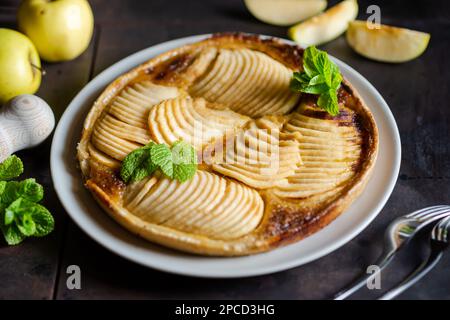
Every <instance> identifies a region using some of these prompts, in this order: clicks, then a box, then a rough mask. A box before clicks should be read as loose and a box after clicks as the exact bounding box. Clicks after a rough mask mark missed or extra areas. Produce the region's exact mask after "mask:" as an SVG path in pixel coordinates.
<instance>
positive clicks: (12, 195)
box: [0, 181, 20, 206]
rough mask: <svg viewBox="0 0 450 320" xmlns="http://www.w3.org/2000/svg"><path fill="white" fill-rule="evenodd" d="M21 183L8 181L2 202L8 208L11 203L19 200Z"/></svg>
mask: <svg viewBox="0 0 450 320" xmlns="http://www.w3.org/2000/svg"><path fill="white" fill-rule="evenodd" d="M19 190H20V182H17V181H8V182H7V183H6V186H5V190H4V191H3V193H2V197H1V199H0V200H1V202H2V203H3V204H4V205H6V206H8V205H9V204H10V203H12V202H14V200H16V199H17V198H19V196H20V194H19Z"/></svg>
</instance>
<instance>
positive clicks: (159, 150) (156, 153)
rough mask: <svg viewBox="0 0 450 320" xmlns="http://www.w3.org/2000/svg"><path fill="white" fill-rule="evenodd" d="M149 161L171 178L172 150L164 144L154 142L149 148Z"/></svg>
mask: <svg viewBox="0 0 450 320" xmlns="http://www.w3.org/2000/svg"><path fill="white" fill-rule="evenodd" d="M150 157H151V161H152V163H153V164H154V165H156V166H158V168H159V169H160V170H161V171H162V173H164V174H165V175H166V176H168V177H169V178H173V160H172V151H171V150H170V149H169V147H168V146H167V145H166V144H156V145H154V146H152V148H151V149H150Z"/></svg>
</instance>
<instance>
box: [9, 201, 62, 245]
mask: <svg viewBox="0 0 450 320" xmlns="http://www.w3.org/2000/svg"><path fill="white" fill-rule="evenodd" d="M9 212H11V213H9ZM8 214H13V215H14V222H15V225H16V226H17V229H18V230H19V231H20V232H21V233H22V234H23V235H24V236H28V237H29V236H36V237H41V236H45V235H47V234H49V233H50V232H51V231H52V230H53V228H54V224H55V222H54V219H53V216H52V215H51V214H50V212H49V211H48V210H47V209H46V208H45V207H44V206H42V205H40V204H37V203H34V202H32V201H29V200H27V199H24V198H18V199H17V200H15V201H14V202H13V203H11V204H10V205H9V206H8V207H7V208H6V209H5V216H6V215H8ZM11 225H12V224H11Z"/></svg>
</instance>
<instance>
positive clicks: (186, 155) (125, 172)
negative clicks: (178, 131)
mask: <svg viewBox="0 0 450 320" xmlns="http://www.w3.org/2000/svg"><path fill="white" fill-rule="evenodd" d="M156 170H159V171H160V172H161V173H163V174H164V175H165V176H166V177H168V178H170V179H175V180H178V181H180V182H185V181H187V180H189V179H191V178H192V177H193V176H194V175H195V172H196V171H197V153H196V151H195V149H194V147H192V146H191V145H190V144H188V143H186V142H184V141H177V142H175V143H174V144H173V145H172V147H169V146H168V145H166V144H164V143H161V144H156V143H154V142H150V143H149V144H148V145H146V146H144V147H142V148H139V149H136V150H134V151H132V152H131V153H129V154H128V155H127V156H126V157H125V159H124V160H123V163H122V167H121V170H120V176H121V178H122V180H123V181H125V182H126V183H130V182H137V181H140V180H142V179H144V178H145V177H148V176H150V175H152V174H153V173H154V172H155V171H156Z"/></svg>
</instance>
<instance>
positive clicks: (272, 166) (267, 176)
mask: <svg viewBox="0 0 450 320" xmlns="http://www.w3.org/2000/svg"><path fill="white" fill-rule="evenodd" d="M277 120H278V121H277ZM281 126H282V122H280V121H279V119H274V118H270V117H268V118H261V119H258V120H256V121H254V122H251V123H250V124H249V126H247V127H245V128H244V129H243V130H241V131H239V132H237V133H236V134H234V135H232V136H230V137H227V139H226V141H224V143H223V145H222V148H221V149H219V150H215V153H216V154H215V157H214V163H213V164H212V168H213V170H214V171H217V172H219V173H221V174H223V175H225V176H228V177H231V178H234V179H236V180H238V181H241V182H243V183H245V184H247V185H249V186H251V187H254V188H258V189H266V188H271V187H274V186H276V185H277V184H280V183H281V182H282V181H283V180H284V179H285V178H287V177H289V176H291V175H293V174H294V173H295V171H296V170H297V169H298V168H299V166H300V165H301V158H300V149H299V143H298V142H297V141H296V140H294V139H293V136H295V135H294V134H292V135H286V134H282V133H280V127H281Z"/></svg>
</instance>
